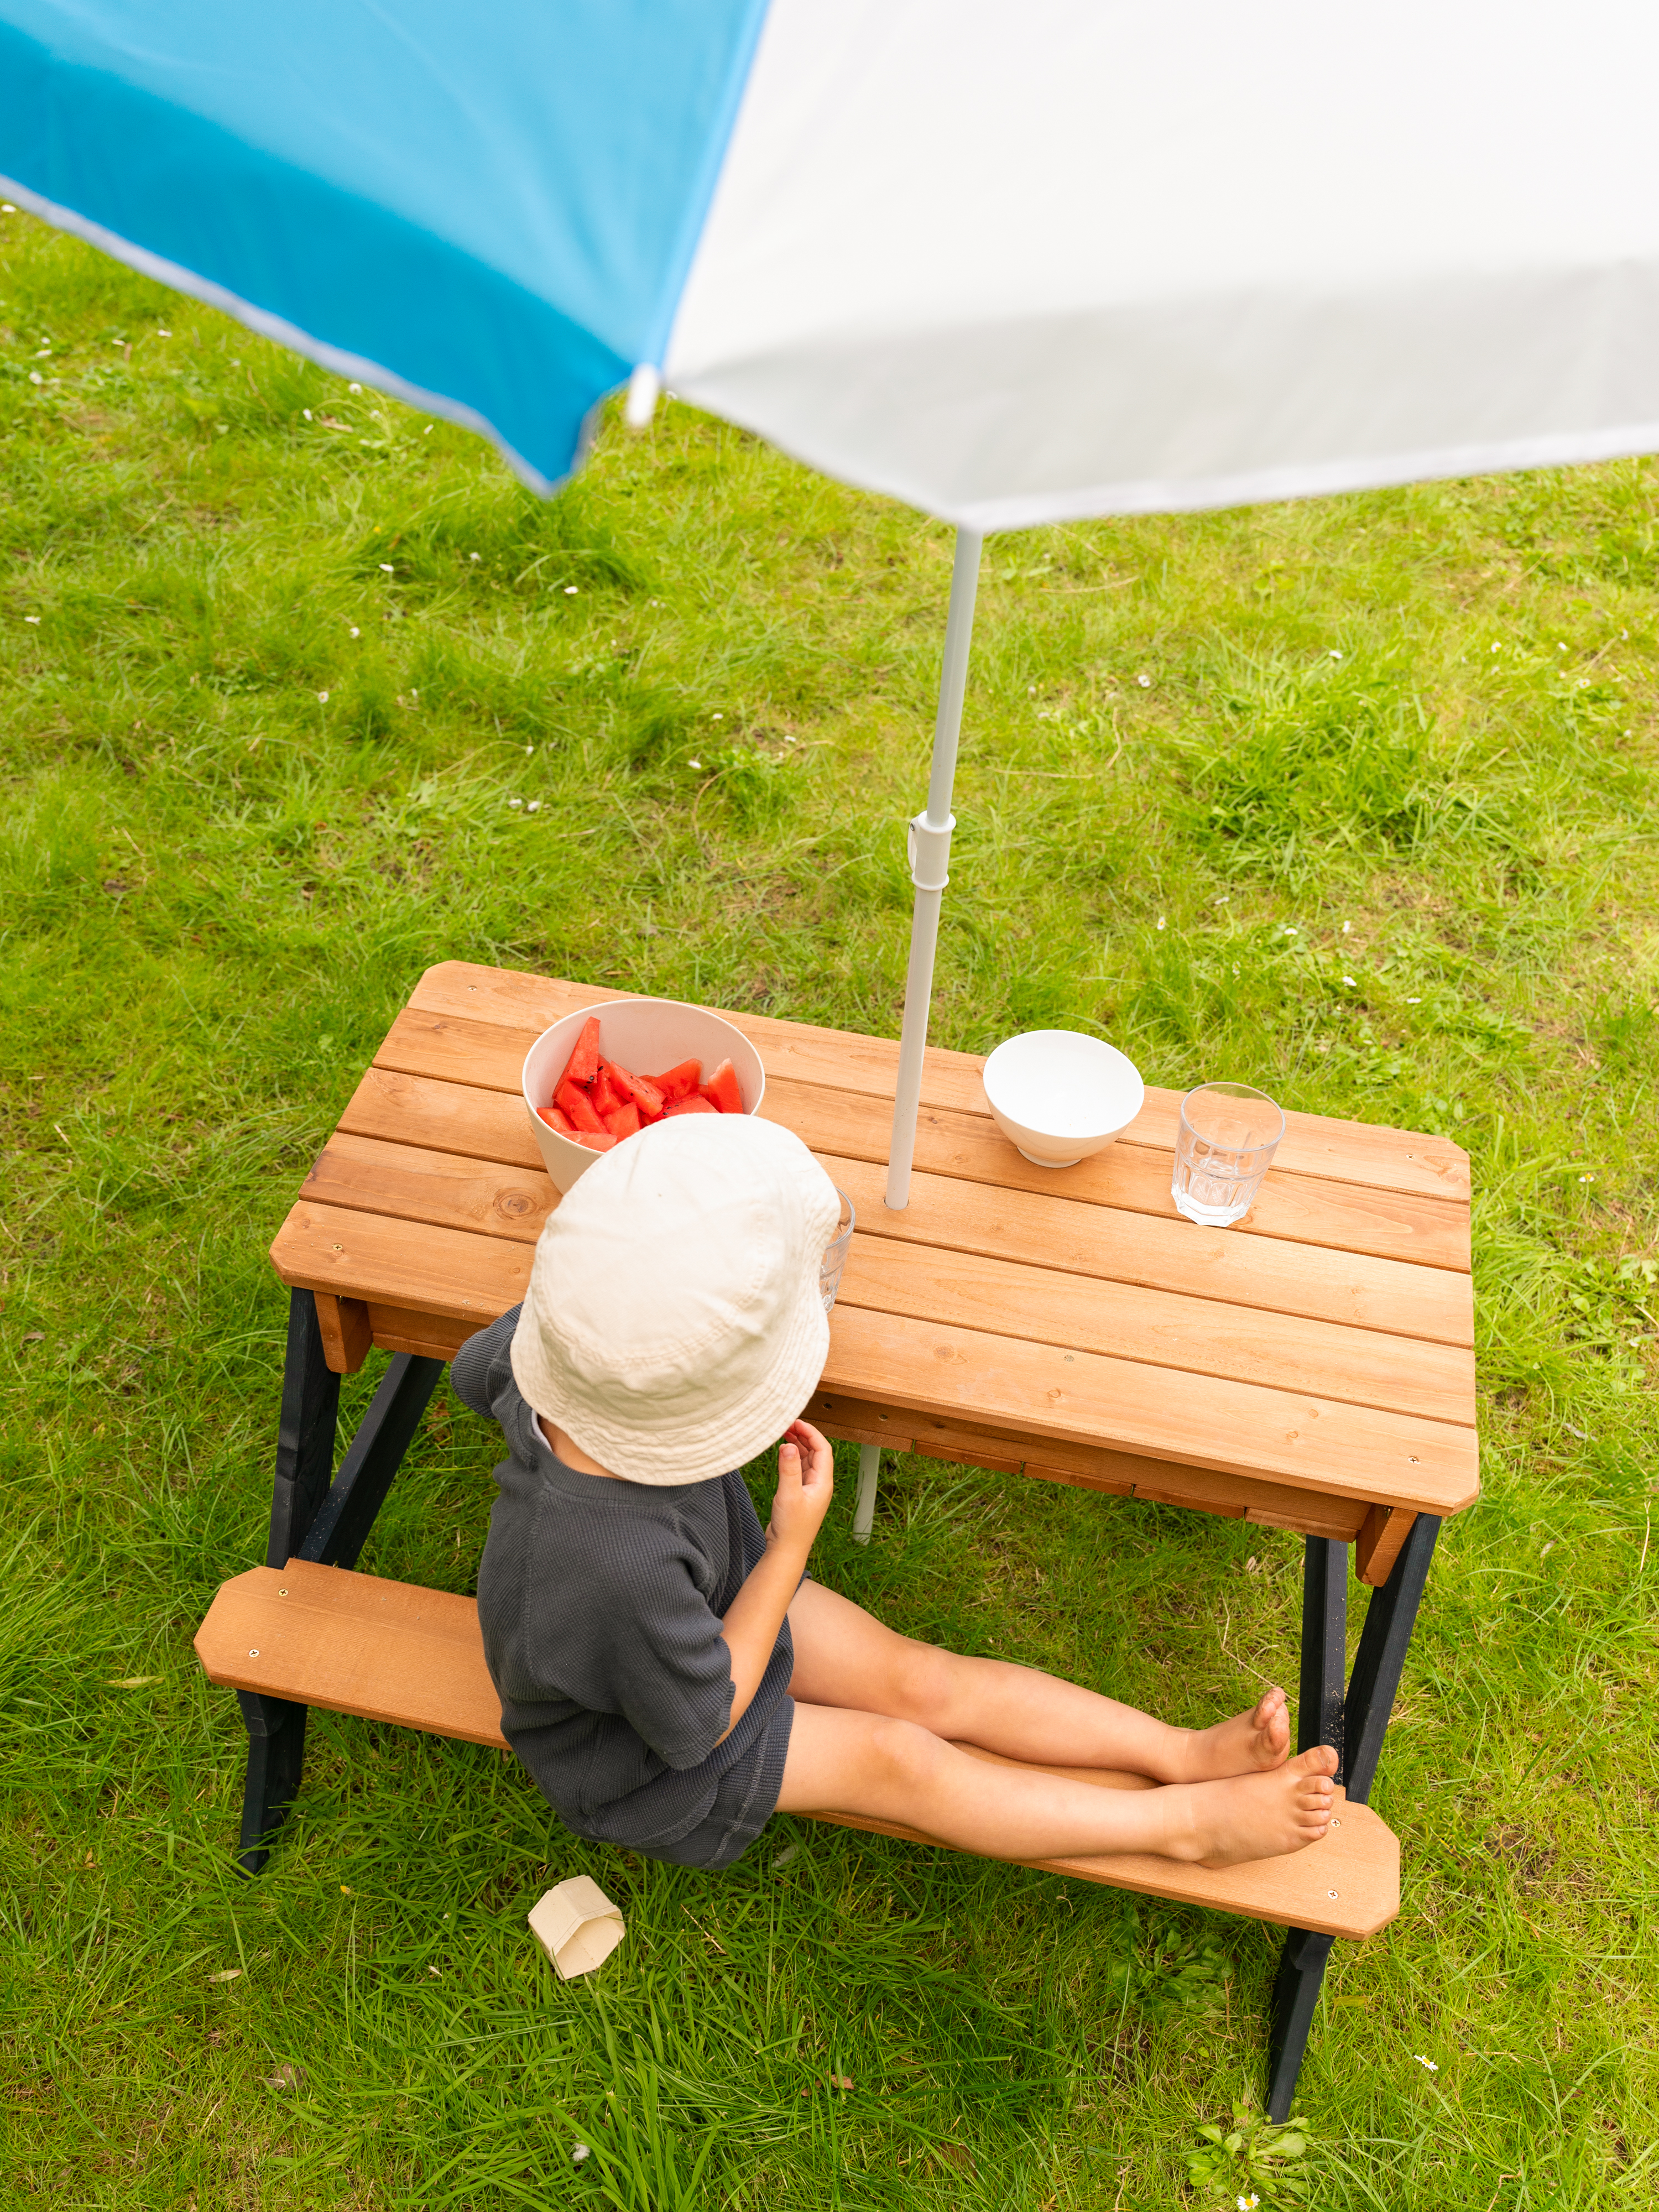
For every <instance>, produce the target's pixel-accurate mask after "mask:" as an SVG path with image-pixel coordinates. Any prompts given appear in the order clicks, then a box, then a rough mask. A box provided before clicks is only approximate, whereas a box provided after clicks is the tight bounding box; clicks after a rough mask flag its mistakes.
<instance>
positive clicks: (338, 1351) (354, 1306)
mask: <svg viewBox="0 0 1659 2212" xmlns="http://www.w3.org/2000/svg"><path fill="white" fill-rule="evenodd" d="M313 1297H314V1299H315V1301H316V1306H317V1330H318V1334H319V1335H320V1336H321V1338H322V1340H323V1358H324V1359H325V1362H326V1363H327V1364H328V1365H329V1366H330V1367H331V1369H332V1370H334V1372H335V1374H337V1375H355V1374H356V1372H357V1370H358V1369H359V1368H360V1367H361V1366H362V1364H363V1362H364V1360H366V1359H367V1358H368V1354H369V1348H370V1346H372V1345H373V1343H374V1327H373V1325H372V1324H371V1322H370V1321H369V1318H368V1307H367V1306H366V1305H365V1304H363V1302H362V1299H361V1298H337V1297H331V1296H330V1294H329V1293H328V1291H314V1292H313Z"/></svg>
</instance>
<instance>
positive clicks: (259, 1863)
mask: <svg viewBox="0 0 1659 2212" xmlns="http://www.w3.org/2000/svg"><path fill="white" fill-rule="evenodd" d="M443 1367H444V1363H443V1361H442V1360H441V1359H424V1358H417V1357H416V1355H414V1354H412V1353H410V1352H398V1353H396V1354H395V1355H394V1357H393V1358H392V1364H391V1365H390V1366H389V1367H388V1368H387V1370H386V1376H385V1378H384V1380H383V1381H382V1383H381V1384H380V1389H378V1390H377V1391H376V1392H375V1394H374V1403H373V1404H372V1405H371V1406H370V1407H369V1409H368V1413H367V1414H366V1415H365V1416H364V1418H363V1422H362V1426H361V1427H360V1428H359V1429H358V1431H357V1433H356V1436H355V1437H353V1438H352V1440H351V1443H350V1444H349V1446H348V1448H347V1450H346V1455H345V1457H344V1458H343V1460H342V1462H340V1472H339V1474H337V1476H335V1478H334V1480H333V1482H332V1483H331V1482H330V1480H329V1478H330V1475H331V1474H332V1472H333V1467H334V1443H335V1431H336V1428H337V1421H338V1414H339V1405H340V1378H339V1376H337V1375H336V1374H335V1373H334V1372H333V1371H332V1370H331V1368H330V1366H329V1364H328V1362H327V1360H326V1358H325V1357H324V1353H323V1339H322V1332H321V1330H320V1329H319V1328H318V1326H317V1305H316V1301H315V1299H314V1298H313V1297H312V1294H311V1292H310V1291H292V1292H291V1293H290V1294H289V1317H288V1356H287V1358H286V1360H285V1362H284V1364H283V1413H282V1422H281V1426H280V1428H279V1430H278V1431H277V1439H276V1483H275V1486H274V1487H273V1490H272V1493H271V1504H270V1538H269V1541H268V1542H267V1545H266V1548H265V1565H267V1566H270V1567H285V1566H286V1565H288V1563H289V1560H290V1559H294V1558H295V1557H298V1558H301V1559H318V1560H320V1561H321V1562H322V1563H323V1564H324V1565H328V1566H343V1567H349V1566H351V1565H354V1564H355V1563H356V1558H357V1555H358V1553H360V1552H361V1551H362V1547H363V1544H364V1541H366V1539H367V1537H368V1532H369V1530H370V1528H372V1527H373V1526H374V1516H375V1515H376V1513H378V1512H379V1510H380V1506H381V1504H382V1503H383V1502H384V1500H385V1498H386V1492H388V1491H389V1490H390V1489H391V1487H392V1478H393V1477H394V1476H395V1475H396V1474H397V1472H398V1467H399V1465H400V1464H401V1462H402V1460H403V1456H404V1453H405V1452H406V1451H407V1450H408V1449H409V1446H410V1441H411V1440H412V1438H413V1437H414V1434H415V1431H416V1429H417V1428H418V1427H419V1426H420V1420H421V1415H422V1413H423V1412H424V1411H425V1408H426V1402H427V1400H428V1398H429V1397H430V1396H431V1395H432V1391H433V1386H434V1385H435V1383H436V1382H437V1380H438V1377H439V1376H440V1375H441V1374H442V1372H443ZM236 1695H237V1699H238V1700H239V1702H240V1705H241V1708H242V1721H243V1724H244V1725H245V1727H246V1729H247V1738H248V1746H247V1782H246V1787H245V1789H244V1790H243V1793H242V1835H241V1842H240V1845H239V1847H238V1850H237V1855H236V1857H237V1863H238V1865H239V1866H240V1868H241V1869H242V1872H243V1873H244V1874H246V1875H257V1874H258V1873H259V1872H260V1870H261V1869H263V1867H264V1864H265V1862H266V1860H267V1859H269V1857H270V1845H271V1840H272V1838H273V1837H274V1836H275V1834H276V1830H277V1829H278V1828H280V1827H281V1826H282V1825H283V1821H284V1820H286V1818H287V1817H288V1812H289V1807H290V1806H291V1805H292V1804H293V1802H294V1798H295V1792H296V1791H297V1790H298V1789H299V1786H300V1774H301V1768H302V1767H303V1765H304V1763H305V1747H306V1712H307V1708H306V1707H305V1706H304V1705H297V1704H295V1703H294V1702H293V1701H292V1700H291V1699H286V1698H267V1697H263V1696H261V1695H259V1694H258V1692H254V1691H252V1690H239V1691H238V1692H236Z"/></svg>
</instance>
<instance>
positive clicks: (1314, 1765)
mask: <svg viewBox="0 0 1659 2212" xmlns="http://www.w3.org/2000/svg"><path fill="white" fill-rule="evenodd" d="M1291 1765H1292V1766H1293V1767H1294V1768H1295V1769H1296V1771H1297V1773H1298V1774H1323V1775H1331V1774H1334V1773H1335V1771H1336V1753H1334V1751H1333V1750H1332V1748H1331V1747H1330V1746H1329V1744H1328V1743H1316V1744H1312V1745H1310V1747H1309V1748H1308V1749H1307V1750H1306V1751H1299V1752H1297V1755H1296V1757H1295V1758H1294V1759H1292V1760H1291Z"/></svg>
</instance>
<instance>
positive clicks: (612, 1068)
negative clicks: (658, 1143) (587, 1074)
mask: <svg viewBox="0 0 1659 2212" xmlns="http://www.w3.org/2000/svg"><path fill="white" fill-rule="evenodd" d="M599 1072H600V1073H601V1074H602V1075H605V1076H608V1077H609V1079H610V1082H611V1089H612V1090H613V1091H615V1092H616V1093H617V1097H619V1098H630V1099H632V1101H633V1102H634V1103H635V1105H636V1106H637V1107H638V1108H639V1109H640V1119H641V1121H655V1120H656V1119H657V1117H658V1115H659V1114H660V1113H661V1112H662V1109H663V1107H664V1105H665V1103H666V1101H665V1099H664V1097H663V1095H662V1093H661V1091H659V1090H658V1088H657V1086H656V1085H655V1084H654V1083H653V1082H652V1081H651V1079H650V1078H649V1077H648V1076H644V1075H635V1073H633V1071H632V1070H631V1069H630V1068H626V1067H619V1066H617V1063H616V1061H615V1060H601V1061H600V1062H599Z"/></svg>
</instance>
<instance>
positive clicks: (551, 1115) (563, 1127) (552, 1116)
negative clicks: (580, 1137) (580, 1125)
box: [536, 1106, 576, 1137]
mask: <svg viewBox="0 0 1659 2212" xmlns="http://www.w3.org/2000/svg"><path fill="white" fill-rule="evenodd" d="M536 1111H537V1113H538V1115H540V1117H541V1119H542V1120H543V1121H545V1122H546V1124H547V1126H548V1127H549V1128H550V1129H556V1130H557V1131H558V1133H559V1134H560V1135H561V1136H562V1137H574V1135H575V1133H576V1129H575V1124H574V1122H573V1121H571V1119H570V1116H569V1115H568V1114H562V1113H561V1112H560V1110H559V1109H558V1108H557V1107H556V1106H538V1108H537V1109H536Z"/></svg>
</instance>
